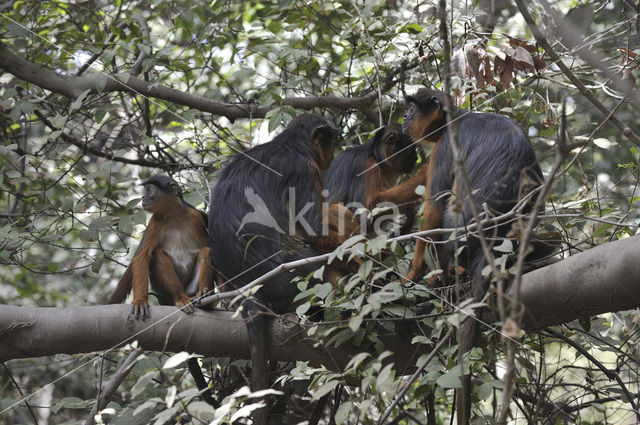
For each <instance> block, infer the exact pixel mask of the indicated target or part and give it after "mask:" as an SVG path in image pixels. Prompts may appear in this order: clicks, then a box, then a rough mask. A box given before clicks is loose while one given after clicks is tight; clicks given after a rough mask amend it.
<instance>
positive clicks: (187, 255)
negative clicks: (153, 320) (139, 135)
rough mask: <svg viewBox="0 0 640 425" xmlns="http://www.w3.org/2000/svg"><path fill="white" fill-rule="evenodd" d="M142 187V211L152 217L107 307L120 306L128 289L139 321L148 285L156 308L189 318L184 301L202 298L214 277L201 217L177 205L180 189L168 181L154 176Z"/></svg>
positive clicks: (190, 308)
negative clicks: (169, 308) (179, 311)
mask: <svg viewBox="0 0 640 425" xmlns="http://www.w3.org/2000/svg"><path fill="white" fill-rule="evenodd" d="M143 186H144V194H143V195H142V208H144V210H145V211H149V212H150V213H152V214H153V215H152V216H151V220H149V224H148V225H147V229H146V230H145V232H144V234H143V236H142V242H141V243H140V245H139V246H138V249H137V250H136V253H135V255H134V257H133V260H131V264H129V267H127V270H126V271H125V273H124V275H123V276H122V278H121V279H120V281H119V282H118V286H117V287H116V290H115V291H114V292H113V294H112V295H111V297H110V298H109V301H107V303H108V304H118V303H121V302H123V301H124V300H125V299H126V297H127V295H128V294H129V292H130V291H131V289H132V288H133V308H132V313H134V314H135V316H136V318H139V317H140V316H142V319H143V320H144V319H145V318H146V317H150V316H149V300H148V282H150V283H151V287H152V288H153V290H154V291H155V292H156V293H157V296H158V301H159V303H160V304H162V305H175V306H176V307H180V308H181V309H183V311H185V312H186V313H192V312H193V311H194V307H193V305H192V304H191V299H190V298H189V297H192V296H195V295H198V296H199V295H202V294H205V293H207V292H208V291H209V289H211V288H213V283H214V282H213V280H214V277H215V272H214V270H213V268H212V267H211V265H210V251H211V249H210V248H209V240H208V233H207V215H206V214H205V213H204V212H201V211H198V210H196V209H195V208H194V207H193V206H192V205H190V204H188V203H187V202H185V201H184V199H182V190H181V189H180V186H178V183H176V181H175V180H173V179H172V178H170V177H167V176H154V177H151V178H150V179H149V180H147V181H145V182H144V183H143Z"/></svg>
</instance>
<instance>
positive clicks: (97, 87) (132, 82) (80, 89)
mask: <svg viewBox="0 0 640 425" xmlns="http://www.w3.org/2000/svg"><path fill="white" fill-rule="evenodd" d="M423 60H424V58H418V59H416V60H414V61H412V62H411V63H410V64H402V65H399V66H398V67H396V68H394V69H392V70H391V71H390V72H389V75H388V76H387V77H386V78H385V79H384V80H383V83H382V85H381V88H380V90H381V91H382V92H384V91H387V90H389V89H390V88H391V87H392V86H393V77H394V76H395V75H396V74H397V73H399V72H401V71H402V70H406V69H410V68H412V67H416V66H418V65H419V64H420V63H422V61H423ZM0 68H2V69H4V70H5V71H7V72H9V73H11V74H13V75H15V76H16V77H18V78H20V79H22V80H25V81H28V82H30V83H32V84H35V85H37V86H39V87H42V88H44V89H47V90H50V91H52V92H54V93H58V94H61V95H63V96H67V97H69V98H72V99H76V98H77V97H78V96H80V95H81V94H82V93H84V92H85V91H86V90H89V92H90V93H92V94H98V93H108V92H114V91H122V92H130V93H137V94H140V95H143V96H147V97H153V98H157V99H163V100H166V101H168V102H172V103H175V104H178V105H183V106H188V107H190V108H193V109H197V110H199V111H203V112H209V113H211V114H214V115H219V116H224V117H227V118H228V119H229V120H231V121H233V120H236V119H238V118H264V117H265V116H266V114H267V112H268V111H270V110H271V109H274V108H276V107H278V106H280V105H278V104H275V103H274V104H271V105H268V106H264V107H258V106H256V105H252V104H240V103H238V104H233V103H222V102H215V101H212V100H210V99H207V98H204V97H202V96H198V95H193V94H189V93H184V92H181V91H179V90H174V89H172V88H169V87H164V86H160V85H157V84H155V83H151V82H146V81H144V80H142V79H140V78H137V77H135V76H131V75H126V76H125V75H119V76H114V75H109V74H104V73H103V74H98V73H94V74H89V75H82V76H70V75H62V74H59V73H57V72H55V71H53V70H51V69H48V68H45V67H43V66H39V65H36V64H34V63H32V62H29V61H27V60H25V59H22V58H20V57H18V56H17V55H15V54H14V53H13V52H12V51H11V50H9V48H8V47H7V46H6V45H4V44H1V43H0ZM377 96H378V93H377V91H371V92H370V93H367V94H365V95H363V96H359V97H340V96H305V97H295V98H285V99H283V100H282V105H286V106H291V107H293V108H297V109H312V108H325V107H330V108H336V109H342V110H350V109H363V110H366V109H367V108H369V107H370V106H371V105H372V104H373V103H375V102H376V100H377Z"/></svg>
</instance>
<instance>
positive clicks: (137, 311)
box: [131, 298, 151, 320]
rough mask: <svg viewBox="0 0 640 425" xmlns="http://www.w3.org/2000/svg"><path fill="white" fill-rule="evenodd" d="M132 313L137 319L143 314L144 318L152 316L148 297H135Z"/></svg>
mask: <svg viewBox="0 0 640 425" xmlns="http://www.w3.org/2000/svg"><path fill="white" fill-rule="evenodd" d="M131 314H133V315H134V316H135V318H136V319H139V318H140V316H142V320H144V319H146V318H147V317H151V314H150V313H149V300H147V299H146V298H142V299H135V300H133V303H132V305H131Z"/></svg>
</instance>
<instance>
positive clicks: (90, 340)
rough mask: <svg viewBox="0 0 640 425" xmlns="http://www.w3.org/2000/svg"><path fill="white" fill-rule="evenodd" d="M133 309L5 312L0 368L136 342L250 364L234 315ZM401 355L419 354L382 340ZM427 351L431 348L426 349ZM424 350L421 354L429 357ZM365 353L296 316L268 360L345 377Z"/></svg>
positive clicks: (276, 324)
mask: <svg viewBox="0 0 640 425" xmlns="http://www.w3.org/2000/svg"><path fill="white" fill-rule="evenodd" d="M130 311H131V306H130V305H103V306H91V307H75V308H37V307H16V306H7V305H3V306H0V361H6V360H10V359H17V358H25V357H40V356H49V355H53V354H57V353H66V354H75V353H87V352H92V351H110V350H112V349H115V348H118V347H121V346H123V345H125V344H127V343H130V342H132V341H134V340H137V341H138V343H139V344H140V347H141V348H143V349H145V350H153V351H168V352H178V351H188V352H195V353H198V354H203V355H205V356H220V357H223V356H224V357H234V358H249V340H248V336H247V330H246V327H245V324H244V322H243V320H242V318H241V317H240V316H239V315H237V314H235V313H234V312H229V311H202V310H197V311H196V312H195V313H193V314H191V315H187V314H185V313H182V312H180V311H178V310H177V309H176V308H175V307H169V306H157V305H154V306H152V307H151V318H150V319H147V320H145V321H142V320H135V319H134V318H133V317H132V316H131V315H130V314H129V313H130ZM382 340H383V341H384V342H385V346H387V347H388V349H389V350H392V351H393V352H395V353H398V354H397V355H396V356H395V358H392V359H391V360H390V361H394V362H396V364H405V365H413V364H415V359H416V356H417V355H419V354H421V352H418V347H416V346H412V345H411V344H410V341H408V340H405V339H403V338H401V337H399V336H396V335H391V334H389V335H386V336H383V337H382ZM427 348H428V347H427ZM427 348H423V347H420V349H424V350H427ZM361 351H362V349H361V348H358V347H354V346H350V345H348V344H345V345H342V346H340V347H338V348H333V347H326V346H323V345H322V344H321V343H319V341H318V340H316V339H314V338H309V337H308V336H307V334H306V331H305V330H304V329H303V328H302V327H300V326H299V325H298V322H297V320H296V318H295V317H292V316H290V315H289V316H282V317H278V318H277V319H275V320H273V321H272V322H271V327H270V329H269V352H268V355H267V357H268V359H270V360H281V361H295V360H308V361H310V362H311V363H312V364H314V365H320V364H324V365H325V366H327V367H328V368H331V369H335V370H342V368H343V367H344V366H345V365H346V364H347V362H348V361H349V359H351V357H352V356H353V355H354V354H356V353H359V352H361Z"/></svg>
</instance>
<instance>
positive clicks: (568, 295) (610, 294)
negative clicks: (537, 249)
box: [521, 236, 640, 330]
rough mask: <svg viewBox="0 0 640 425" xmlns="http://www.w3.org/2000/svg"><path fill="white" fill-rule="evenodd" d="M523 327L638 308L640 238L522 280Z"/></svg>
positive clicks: (606, 246)
mask: <svg viewBox="0 0 640 425" xmlns="http://www.w3.org/2000/svg"><path fill="white" fill-rule="evenodd" d="M521 290H522V293H521V297H522V298H521V299H522V302H523V303H524V305H525V308H526V313H525V317H524V323H523V327H524V328H525V329H529V330H532V329H537V328H543V327H545V326H552V325H557V324H560V323H565V322H568V321H571V320H574V319H578V318H580V317H588V316H593V315H596V314H600V313H606V312H613V311H620V310H630V309H634V308H638V307H640V236H634V237H631V238H627V239H622V240H619V241H615V242H610V243H607V244H604V245H600V246H597V247H595V248H593V249H590V250H588V251H585V252H581V253H580V254H576V255H573V256H571V257H569V258H567V259H565V260H563V261H560V262H558V263H555V264H552V265H550V266H547V267H543V268H541V269H538V270H534V271H532V272H530V273H527V274H526V275H524V276H523V280H522V289H521Z"/></svg>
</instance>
